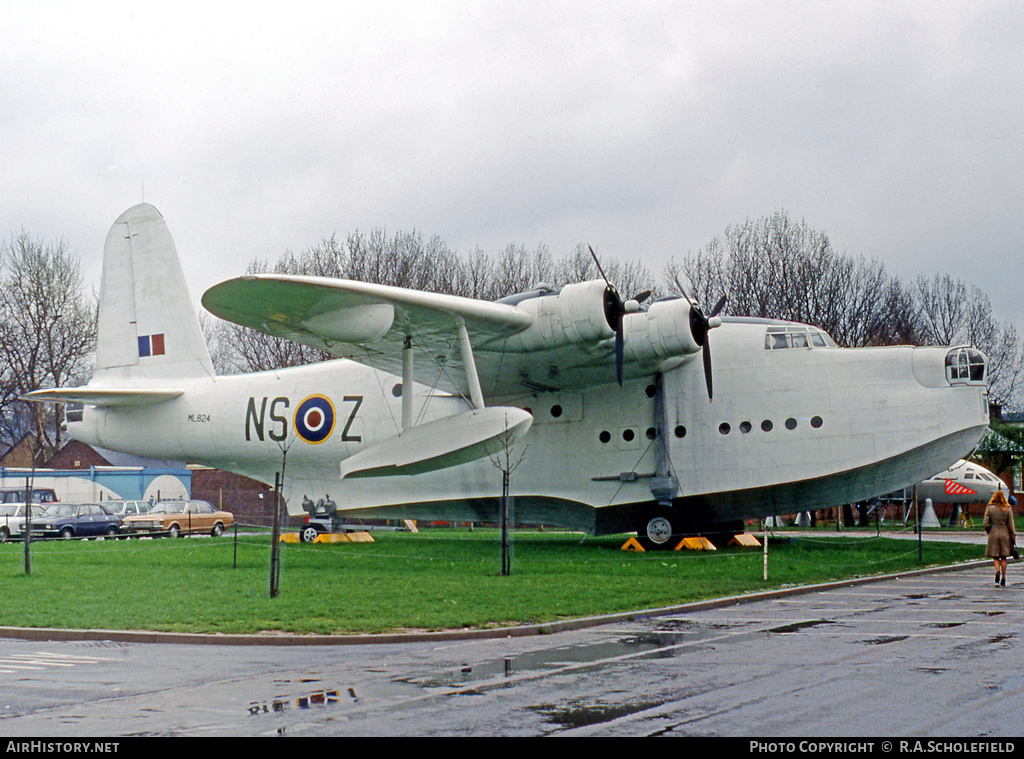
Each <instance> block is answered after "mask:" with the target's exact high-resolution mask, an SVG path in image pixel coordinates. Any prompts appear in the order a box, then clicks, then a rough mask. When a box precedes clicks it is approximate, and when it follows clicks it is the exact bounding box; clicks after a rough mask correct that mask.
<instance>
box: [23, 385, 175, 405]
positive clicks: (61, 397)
mask: <svg viewBox="0 0 1024 759" xmlns="http://www.w3.org/2000/svg"><path fill="white" fill-rule="evenodd" d="M182 392H184V391H183V390H182V389H181V388H133V389H127V388H121V389H118V388H109V389H106V388H102V387H67V388H52V389H48V390H36V391H34V392H31V393H28V394H27V395H25V396H24V397H25V399H26V400H30V401H37V402H40V401H58V402H60V403H90V404H92V405H95V406H111V407H120V406H150V405H153V404H154V403H163V402H164V401H169V400H171V399H172V398H177V397H178V396H179V395H181V394H182Z"/></svg>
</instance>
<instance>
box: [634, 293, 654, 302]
mask: <svg viewBox="0 0 1024 759" xmlns="http://www.w3.org/2000/svg"><path fill="white" fill-rule="evenodd" d="M650 297H651V291H650V290H644V291H643V292H642V293H637V294H636V295H634V296H633V300H635V301H636V302H637V303H643V302H644V301H645V300H647V299H648V298H650Z"/></svg>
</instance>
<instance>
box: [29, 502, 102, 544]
mask: <svg viewBox="0 0 1024 759" xmlns="http://www.w3.org/2000/svg"><path fill="white" fill-rule="evenodd" d="M119 532H121V517H119V516H116V515H114V514H111V513H110V512H109V511H107V510H106V509H105V508H103V507H102V506H101V505H100V504H98V503H54V504H51V505H50V506H47V507H46V510H45V511H43V513H42V514H40V515H39V516H38V517H37V516H36V515H35V514H34V513H33V515H32V537H33V538H36V537H40V538H54V537H61V538H84V537H90V536H95V535H106V536H107V537H113V536H114V535H117V534H118V533H119Z"/></svg>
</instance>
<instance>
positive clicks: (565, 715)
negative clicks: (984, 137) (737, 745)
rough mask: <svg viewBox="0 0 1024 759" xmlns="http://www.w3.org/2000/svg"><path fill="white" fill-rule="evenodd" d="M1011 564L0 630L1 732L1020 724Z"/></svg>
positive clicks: (1010, 727) (360, 732) (971, 727)
mask: <svg viewBox="0 0 1024 759" xmlns="http://www.w3.org/2000/svg"><path fill="white" fill-rule="evenodd" d="M1022 601H1024V565H1011V569H1010V582H1009V583H1008V584H1007V586H1006V587H998V586H995V585H994V584H993V572H992V570H991V569H990V565H989V564H985V565H983V566H982V565H977V566H974V567H972V568H968V569H960V570H956V571H947V572H936V573H928V574H918V575H911V576H904V577H900V578H890V579H886V580H883V581H876V582H871V583H869V584H861V585H856V586H852V587H841V588H832V589H819V590H816V591H813V592H808V593H799V594H793V595H788V596H785V597H780V598H775V599H768V600H758V601H752V602H746V603H742V604H736V605H729V606H724V607H721V608H715V609H709V610H704V611H683V612H680V613H675V614H671V615H668V616H664V617H651V618H648V619H646V620H640V621H626V622H619V623H615V624H608V625H603V626H599V627H593V628H590V629H584V630H579V631H573V632H560V633H557V634H552V635H535V636H529V637H515V638H501V639H490V640H475V641H466V640H438V641H433V642H418V643H389V644H380V645H345V646H301V647H296V646H214V645H180V644H162V643H133V642H124V641H117V640H105V641H77V642H74V641H68V642H57V641H40V640H14V639H2V640H0V694H2V695H0V731H2V734H3V735H5V736H59V737H61V738H71V737H73V736H108V737H109V736H136V735H148V736H158V735H191V736H261V735H284V736H328V735H330V736H336V735H347V736H366V735H372V736H463V735H465V736H496V735H500V736H539V735H572V736H653V735H665V736H744V737H754V736H756V737H786V736H801V737H838V736H849V737H855V736H868V737H902V736H914V737H928V736H935V737H948V736H1015V735H1021V732H1022V724H1024V720H1022V719H1021V717H1022V711H1024V709H1022V707H1021V706H1020V704H1021V696H1022V695H1024V642H1022V634H1021V633H1022V630H1021V627H1022V622H1024V610H1022Z"/></svg>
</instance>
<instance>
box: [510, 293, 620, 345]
mask: <svg viewBox="0 0 1024 759" xmlns="http://www.w3.org/2000/svg"><path fill="white" fill-rule="evenodd" d="M606 287H607V286H606V285H605V283H604V281H603V280H600V279H596V280H593V281H591V282H579V283H576V284H571V285H566V286H565V287H563V288H562V289H561V291H560V292H559V293H558V294H557V295H555V294H551V295H541V296H539V297H537V298H529V299H528V300H524V301H521V302H520V303H518V304H517V306H516V307H517V308H519V309H521V310H523V311H526V312H527V313H529V314H530V316H531V317H532V318H533V324H531V325H530V326H529V327H527V328H526V329H525V330H523V331H522V332H520V333H518V334H516V335H513V336H512V337H510V338H509V339H508V342H507V343H506V344H505V350H509V351H522V352H527V351H536V350H544V349H545V348H558V347H561V346H563V345H571V344H590V345H594V344H597V343H600V342H602V341H604V340H607V339H609V338H612V337H615V331H614V330H613V329H612V328H611V326H609V324H608V317H607V316H606V315H605V289H606Z"/></svg>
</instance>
